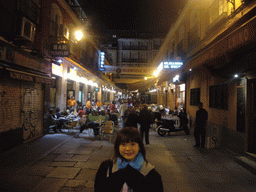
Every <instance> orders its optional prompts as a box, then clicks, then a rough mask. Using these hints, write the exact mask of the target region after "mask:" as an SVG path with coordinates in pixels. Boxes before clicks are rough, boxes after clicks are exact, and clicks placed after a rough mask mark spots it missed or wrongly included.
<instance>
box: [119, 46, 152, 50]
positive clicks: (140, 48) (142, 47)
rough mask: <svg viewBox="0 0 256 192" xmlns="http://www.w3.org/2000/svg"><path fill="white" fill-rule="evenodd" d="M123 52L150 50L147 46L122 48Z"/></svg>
mask: <svg viewBox="0 0 256 192" xmlns="http://www.w3.org/2000/svg"><path fill="white" fill-rule="evenodd" d="M122 50H148V47H147V46H122Z"/></svg>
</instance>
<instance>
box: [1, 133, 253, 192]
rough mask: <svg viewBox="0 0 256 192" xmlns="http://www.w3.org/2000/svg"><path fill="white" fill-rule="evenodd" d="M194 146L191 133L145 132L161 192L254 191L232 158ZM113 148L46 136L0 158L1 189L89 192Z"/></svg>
mask: <svg viewBox="0 0 256 192" xmlns="http://www.w3.org/2000/svg"><path fill="white" fill-rule="evenodd" d="M193 145H194V138H193V135H185V134H184V133H183V132H177V133H172V134H171V135H166V136H164V137H160V136H159V135H158V134H157V133H156V131H155V130H150V144H149V145H146V152H147V155H146V156H147V159H148V161H149V162H151V164H153V165H154V166H155V168H156V170H157V171H158V172H159V173H160V174H161V176H162V180H163V184H164V190H165V191H166V192H189V191H191V192H199V191H201V192H211V191H218V192H219V191H222V192H236V191H246V192H247V191H256V187H255V185H256V177H255V175H254V174H252V173H251V172H249V171H247V170H246V169H245V168H243V167H242V166H240V165H238V164H237V163H236V162H235V161H234V159H233V157H234V155H232V154H230V153H227V151H225V150H221V149H206V148H205V149H201V148H193V147H192V146H193ZM38 146H41V147H40V148H38ZM112 149H113V142H112V143H110V142H109V140H108V139H107V138H104V139H103V141H100V138H92V137H90V138H89V137H88V134H87V131H84V132H83V133H82V134H80V133H76V132H73V133H60V134H59V133H58V134H48V135H45V136H44V137H42V138H39V139H38V140H36V141H33V142H30V143H27V144H23V145H22V146H19V147H17V148H14V149H12V150H10V151H7V152H6V153H4V154H2V155H1V156H0V191H3V192H11V191H15V192H19V191H22V192H25V191H26V192H28V191H29V192H42V191H45V192H49V191H50V192H55V191H56V192H67V191H84V192H88V191H94V189H93V186H94V177H95V174H96V171H97V168H98V167H99V165H100V163H101V162H102V161H103V160H105V159H108V158H110V157H111V156H112V155H113V150H112ZM13 155H15V156H13ZM11 159H12V160H11Z"/></svg>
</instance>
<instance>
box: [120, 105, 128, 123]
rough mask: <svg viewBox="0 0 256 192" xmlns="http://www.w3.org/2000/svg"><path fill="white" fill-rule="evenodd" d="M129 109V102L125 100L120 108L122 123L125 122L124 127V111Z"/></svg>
mask: <svg viewBox="0 0 256 192" xmlns="http://www.w3.org/2000/svg"><path fill="white" fill-rule="evenodd" d="M127 109H128V107H127V102H126V101H125V102H124V103H123V104H122V105H121V106H120V108H119V113H120V116H121V118H122V124H123V127H124V112H125V111H126V110H127Z"/></svg>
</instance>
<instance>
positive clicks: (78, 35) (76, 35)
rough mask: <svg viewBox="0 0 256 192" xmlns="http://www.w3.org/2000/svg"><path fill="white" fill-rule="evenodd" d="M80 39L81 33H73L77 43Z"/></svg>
mask: <svg viewBox="0 0 256 192" xmlns="http://www.w3.org/2000/svg"><path fill="white" fill-rule="evenodd" d="M82 37H83V33H82V31H76V32H75V38H76V40H77V41H80V40H81V39H82Z"/></svg>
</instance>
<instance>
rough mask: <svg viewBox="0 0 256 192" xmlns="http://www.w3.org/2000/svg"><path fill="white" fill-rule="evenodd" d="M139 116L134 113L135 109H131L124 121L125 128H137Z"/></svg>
mask: <svg viewBox="0 0 256 192" xmlns="http://www.w3.org/2000/svg"><path fill="white" fill-rule="evenodd" d="M138 123H139V116H138V115H137V113H136V109H135V108H134V107H133V108H131V110H130V113H129V115H128V116H127V120H126V121H125V127H135V128H138Z"/></svg>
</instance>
